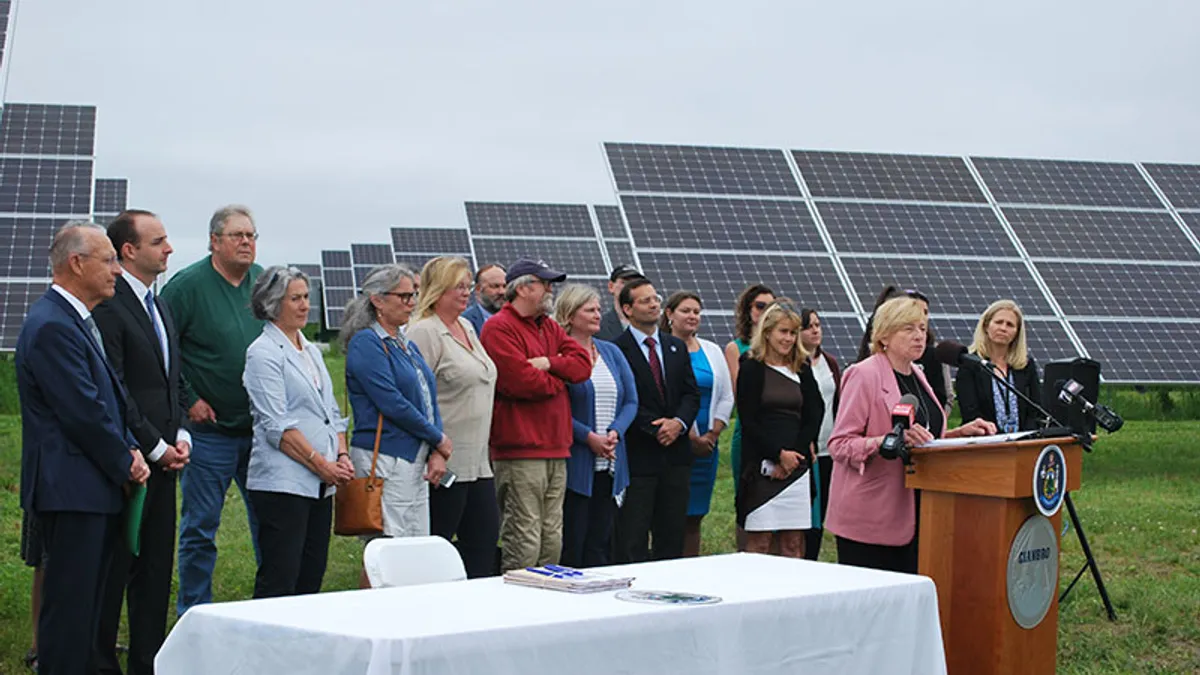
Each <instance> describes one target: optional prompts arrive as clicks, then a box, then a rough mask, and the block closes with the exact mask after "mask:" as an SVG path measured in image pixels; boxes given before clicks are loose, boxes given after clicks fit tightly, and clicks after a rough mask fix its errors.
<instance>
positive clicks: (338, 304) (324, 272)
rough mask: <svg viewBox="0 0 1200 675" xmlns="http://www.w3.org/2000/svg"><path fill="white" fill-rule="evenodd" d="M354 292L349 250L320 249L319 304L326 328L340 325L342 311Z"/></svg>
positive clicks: (330, 328)
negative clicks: (323, 314)
mask: <svg viewBox="0 0 1200 675" xmlns="http://www.w3.org/2000/svg"><path fill="white" fill-rule="evenodd" d="M354 293H355V285H354V264H353V262H352V260H351V258H350V251H330V250H326V251H321V299H322V301H321V305H322V309H323V310H324V313H325V328H326V329H328V330H339V329H340V328H341V327H342V313H343V312H344V311H345V309H346V303H347V302H349V301H350V300H351V299H352V298H354Z"/></svg>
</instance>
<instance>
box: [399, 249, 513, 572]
mask: <svg viewBox="0 0 1200 675" xmlns="http://www.w3.org/2000/svg"><path fill="white" fill-rule="evenodd" d="M471 290H472V289H471V270H470V267H469V266H468V264H467V261H466V260H464V259H462V258H453V257H439V258H434V259H432V260H430V261H429V262H427V263H425V267H424V268H423V269H422V270H421V295H420V296H419V298H420V300H419V304H418V305H417V311H416V313H415V317H416V318H415V320H413V321H412V322H410V323H409V324H408V328H407V332H406V334H407V335H408V339H409V340H412V341H413V342H414V343H415V344H416V345H417V348H418V349H420V350H421V354H422V355H424V357H425V361H426V362H427V363H428V364H429V367H430V369H432V370H433V372H434V375H436V377H437V402H438V408H439V409H440V410H441V413H442V426H443V430H444V431H445V433H446V435H447V436H449V437H450V440H451V442H452V443H453V444H454V454H453V455H452V456H451V457H450V459H449V460H447V462H446V468H447V475H453V479H443V480H442V481H441V486H435V487H434V488H433V489H432V490H431V491H430V493H429V521H430V527H429V531H430V532H431V533H432V534H435V535H438V536H441V537H444V538H445V539H446V540H447V541H453V542H454V543H455V545H456V546H457V547H458V552H459V555H461V556H462V559H463V566H464V567H466V570H467V577H468V578H471V579H475V578H478V577H484V576H490V575H491V574H492V573H493V571H494V568H495V557H496V542H497V541H498V540H499V538H500V512H499V509H498V508H497V506H496V488H495V485H494V483H493V480H492V467H491V463H490V462H489V461H488V433H489V431H490V429H491V426H492V400H493V397H494V395H495V389H496V366H495V364H494V363H492V360H491V359H490V358H488V355H487V352H485V351H484V350H483V346H482V345H481V344H479V337H478V336H477V335H475V329H474V327H472V326H471V322H470V321H468V320H467V319H466V318H464V317H463V316H462V313H463V311H464V310H465V309H466V308H467V303H468V302H469V301H470V299H471ZM448 480H453V482H452V483H451V484H450V485H447V482H448ZM455 536H457V541H455Z"/></svg>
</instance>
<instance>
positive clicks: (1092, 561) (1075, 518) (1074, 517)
mask: <svg viewBox="0 0 1200 675" xmlns="http://www.w3.org/2000/svg"><path fill="white" fill-rule="evenodd" d="M972 365H975V366H977V367H979V368H982V369H984V370H986V371H987V373H988V374H989V375H991V376H992V381H993V382H999V383H1000V385H1001V386H1003V387H1004V388H1005V389H1006V390H1007V391H1009V392H1010V393H1012V394H1014V395H1015V396H1016V397H1017V398H1019V399H1021V401H1023V402H1024V403H1025V404H1026V405H1029V406H1031V407H1033V409H1035V410H1037V411H1038V412H1039V413H1041V414H1042V415H1043V416H1044V417H1045V419H1046V424H1047V425H1049V424H1054V425H1057V426H1056V427H1046V428H1043V429H1042V430H1041V431H1042V433H1043V434H1045V433H1046V432H1047V431H1050V430H1051V429H1053V430H1054V431H1053V435H1058V434H1060V433H1067V434H1069V435H1071V436H1074V437H1075V438H1076V439H1077V440H1078V441H1079V444H1080V445H1082V446H1083V449H1084V450H1086V451H1088V452H1091V451H1092V438H1091V435H1090V434H1088V433H1087V432H1086V431H1084V432H1076V431H1074V430H1072V429H1070V428H1069V427H1066V426H1064V425H1063V423H1062V422H1059V421H1058V420H1056V419H1054V416H1053V415H1051V414H1050V412H1049V411H1047V410H1046V409H1045V408H1043V407H1042V406H1040V405H1038V404H1037V403H1036V402H1035V401H1033V400H1032V399H1030V398H1029V397H1028V396H1026V395H1025V394H1024V393H1022V392H1020V391H1018V390H1017V388H1016V387H1014V386H1012V385H1011V384H1009V383H1008V380H1006V379H1004V378H1002V377H1000V376H998V375H996V372H995V371H994V370H992V369H991V367H990V365H985V364H979V363H975V364H971V363H967V362H960V365H959V367H964V368H969V367H971V366H972ZM1064 497H1065V499H1064V501H1065V502H1066V504H1067V515H1069V516H1070V517H1071V526H1072V527H1074V528H1075V534H1076V535H1077V536H1078V537H1079V545H1080V547H1081V548H1082V549H1083V555H1084V558H1085V559H1086V560H1085V562H1084V564H1083V567H1082V568H1080V570H1079V573H1078V574H1076V575H1075V578H1074V579H1072V580H1071V583H1070V584H1068V585H1067V588H1066V590H1064V591H1063V592H1062V595H1060V596H1059V598H1058V601H1059V602H1060V603H1061V602H1062V601H1064V600H1066V599H1067V594H1068V593H1070V592H1071V589H1072V588H1074V587H1075V584H1076V583H1078V582H1079V579H1080V578H1081V577H1083V573H1084V572H1086V571H1087V570H1088V569H1091V570H1092V579H1094V580H1095V582H1096V590H1097V591H1099V592H1100V600H1102V601H1103V602H1104V611H1105V612H1107V613H1108V620H1109V621H1116V620H1117V613H1116V611H1115V610H1113V605H1112V600H1111V599H1109V597H1108V588H1107V587H1106V586H1105V585H1104V578H1103V577H1101V576H1100V567H1099V566H1098V565H1097V564H1096V556H1094V555H1092V547H1091V545H1090V544H1088V540H1087V535H1086V534H1085V533H1084V531H1083V523H1081V522H1080V521H1079V514H1078V513H1077V512H1076V511H1075V502H1074V501H1072V500H1071V494H1070V493H1067V494H1066V495H1064Z"/></svg>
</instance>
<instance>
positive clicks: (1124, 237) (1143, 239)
mask: <svg viewBox="0 0 1200 675" xmlns="http://www.w3.org/2000/svg"><path fill="white" fill-rule="evenodd" d="M1004 215H1005V217H1006V218H1007V219H1008V222H1009V224H1010V225H1012V227H1013V230H1014V231H1016V233H1017V236H1018V237H1019V238H1020V239H1021V242H1022V243H1023V244H1024V245H1025V248H1026V250H1027V251H1028V252H1029V255H1031V256H1033V257H1035V258H1036V257H1044V258H1055V257H1069V258H1097V259H1105V258H1107V259H1125V260H1200V251H1197V250H1196V248H1195V247H1194V246H1192V244H1191V242H1190V241H1188V238H1187V236H1186V235H1184V233H1183V231H1182V230H1180V229H1179V225H1177V224H1176V223H1175V220H1174V219H1173V218H1171V215H1170V214H1168V213H1167V212H1165V211H1157V212H1137V211H1096V210H1077V209H1070V210H1064V209H1026V208H1006V209H1004Z"/></svg>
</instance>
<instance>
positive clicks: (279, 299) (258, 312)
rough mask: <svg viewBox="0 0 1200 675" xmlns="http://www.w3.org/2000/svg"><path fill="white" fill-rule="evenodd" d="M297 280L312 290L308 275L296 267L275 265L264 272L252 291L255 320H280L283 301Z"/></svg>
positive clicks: (251, 306) (251, 309)
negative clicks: (289, 287) (289, 288)
mask: <svg viewBox="0 0 1200 675" xmlns="http://www.w3.org/2000/svg"><path fill="white" fill-rule="evenodd" d="M296 279H299V280H301V281H303V282H304V285H305V286H308V287H309V288H312V284H311V283H309V281H308V275H307V274H305V273H304V272H301V271H300V270H298V269H296V268H295V267H290V266H287V265H274V266H272V267H268V268H267V269H265V270H263V273H262V274H260V275H258V280H257V281H255V282H254V289H253V290H251V291H250V311H251V312H253V313H254V318H256V319H258V320H260V321H274V320H275V319H278V318H279V311H280V310H281V309H282V308H283V299H284V297H286V296H287V288H288V286H290V285H292V282H293V281H295V280H296Z"/></svg>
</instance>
